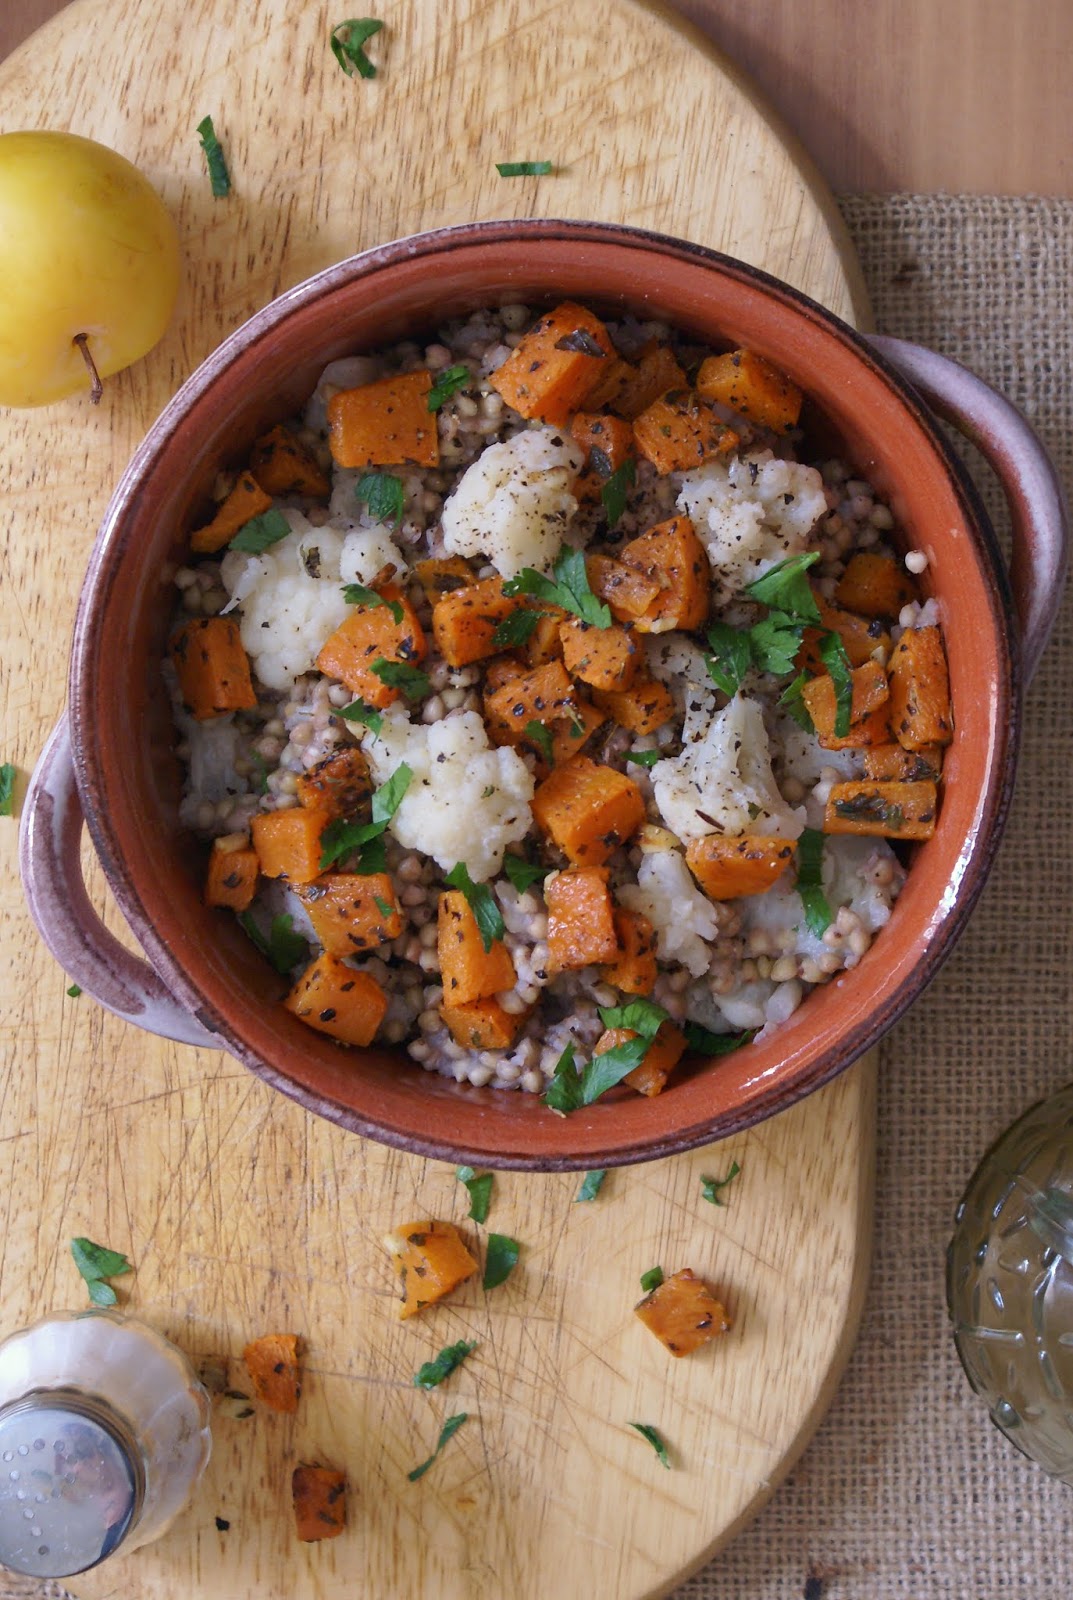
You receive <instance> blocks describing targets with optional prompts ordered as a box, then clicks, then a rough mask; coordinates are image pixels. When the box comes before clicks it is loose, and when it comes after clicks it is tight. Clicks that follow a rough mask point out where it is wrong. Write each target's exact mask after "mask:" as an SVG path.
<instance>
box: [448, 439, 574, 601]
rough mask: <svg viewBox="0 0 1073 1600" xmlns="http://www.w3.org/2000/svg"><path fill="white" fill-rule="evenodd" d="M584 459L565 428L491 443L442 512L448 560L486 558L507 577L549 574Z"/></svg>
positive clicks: (565, 525) (468, 468)
mask: <svg viewBox="0 0 1073 1600" xmlns="http://www.w3.org/2000/svg"><path fill="white" fill-rule="evenodd" d="M584 460H585V457H584V454H583V452H582V451H581V450H580V449H579V448H578V446H577V445H576V444H575V443H574V441H573V439H571V437H570V435H569V434H568V433H567V432H565V430H564V429H562V428H546V427H540V428H529V429H528V430H527V431H526V432H525V433H517V434H515V435H514V437H513V438H512V439H505V440H503V441H502V443H499V444H490V445H489V446H488V447H487V449H485V450H483V451H482V452H481V454H480V455H479V456H478V457H477V459H476V461H474V462H473V464H472V466H470V467H467V469H466V471H465V472H464V473H463V474H462V477H461V479H460V480H459V482H458V484H457V485H456V486H455V490H454V493H453V494H452V495H450V496H449V498H448V499H447V500H446V501H445V502H444V506H443V543H444V549H445V550H446V551H447V552H448V553H449V554H450V555H460V556H476V555H483V556H484V557H485V558H486V559H487V560H489V561H490V562H491V563H492V565H493V566H494V567H495V569H496V571H497V572H500V573H502V575H503V577H505V578H514V577H516V576H517V575H518V573H519V572H521V570H522V568H523V567H534V568H535V569H536V571H537V572H546V571H547V569H548V568H549V567H550V566H551V563H552V562H553V561H554V559H555V556H556V554H557V553H558V550H559V546H560V545H561V544H562V541H563V535H564V533H565V532H566V529H567V526H568V524H569V522H570V519H571V518H572V517H573V515H574V512H575V511H576V510H577V501H576V500H575V498H574V496H573V495H572V494H571V492H570V491H571V489H572V488H573V485H574V480H575V478H576V477H577V475H578V473H579V472H580V471H581V468H582V466H583V464H584Z"/></svg>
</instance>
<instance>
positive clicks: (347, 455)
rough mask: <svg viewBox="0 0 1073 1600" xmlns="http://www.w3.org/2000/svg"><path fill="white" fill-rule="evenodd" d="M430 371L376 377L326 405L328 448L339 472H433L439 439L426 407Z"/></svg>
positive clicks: (336, 397)
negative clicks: (406, 469)
mask: <svg viewBox="0 0 1073 1600" xmlns="http://www.w3.org/2000/svg"><path fill="white" fill-rule="evenodd" d="M431 389H432V374H431V373H429V372H424V371H422V372H405V373H403V374H401V375H400V376H398V377H395V378H378V379H377V380H376V381H375V382H374V383H363V384H361V385H360V386H359V387H358V388H356V389H341V390H340V391H339V393H338V394H334V395H333V396H332V398H331V399H330V400H329V401H328V444H329V447H330V449H331V452H332V455H333V457H334V458H335V460H336V461H337V462H338V464H339V465H340V466H341V467H397V466H416V467H436V466H438V465H439V461H440V440H439V434H438V432H437V429H436V413H435V412H434V411H430V410H429V408H428V397H429V393H430V391H431Z"/></svg>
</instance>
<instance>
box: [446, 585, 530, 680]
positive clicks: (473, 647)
mask: <svg viewBox="0 0 1073 1600" xmlns="http://www.w3.org/2000/svg"><path fill="white" fill-rule="evenodd" d="M526 609H527V604H526V601H525V600H524V599H523V598H521V597H518V598H515V599H511V598H510V597H509V596H507V595H505V594H504V593H503V579H502V578H482V579H481V580H480V582H479V583H469V584H466V585H465V586H464V587H463V588H459V589H455V590H453V591H452V592H451V593H449V594H445V595H441V597H440V598H439V599H438V600H437V601H436V603H435V605H434V606H433V608H432V636H433V638H434V639H435V641H436V647H437V649H438V650H439V652H440V654H441V655H442V656H443V659H444V660H445V661H446V662H447V665H448V666H449V667H468V666H470V665H471V664H472V663H473V662H474V661H483V660H484V659H485V657H486V656H493V655H495V653H496V651H497V650H502V649H503V646H502V645H501V644H496V643H495V642H494V641H495V633H496V629H497V628H498V627H499V624H500V623H501V622H505V621H506V620H507V618H508V617H511V616H513V615H514V613H515V612H516V611H525V610H526Z"/></svg>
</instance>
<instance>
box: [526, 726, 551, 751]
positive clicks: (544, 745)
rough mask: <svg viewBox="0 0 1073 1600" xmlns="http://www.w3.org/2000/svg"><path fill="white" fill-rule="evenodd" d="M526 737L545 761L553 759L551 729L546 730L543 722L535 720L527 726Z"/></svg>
mask: <svg viewBox="0 0 1073 1600" xmlns="http://www.w3.org/2000/svg"><path fill="white" fill-rule="evenodd" d="M525 737H526V738H527V739H529V740H531V742H532V743H533V744H535V745H536V747H537V749H538V750H539V751H540V753H541V755H542V756H543V757H544V760H545V761H549V762H550V761H551V759H552V742H551V729H550V728H545V726H544V724H543V723H542V722H537V721H536V719H535V718H534V719H533V720H532V721H530V722H527V723H526V725H525Z"/></svg>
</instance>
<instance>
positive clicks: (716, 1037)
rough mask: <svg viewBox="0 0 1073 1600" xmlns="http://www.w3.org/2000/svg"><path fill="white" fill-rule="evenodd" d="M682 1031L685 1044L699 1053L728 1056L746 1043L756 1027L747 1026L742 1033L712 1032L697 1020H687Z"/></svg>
mask: <svg viewBox="0 0 1073 1600" xmlns="http://www.w3.org/2000/svg"><path fill="white" fill-rule="evenodd" d="M682 1032H683V1033H684V1034H685V1036H686V1044H688V1046H689V1048H690V1049H691V1050H696V1051H697V1053H698V1054H699V1055H702V1056H729V1055H733V1053H734V1051H735V1050H740V1049H741V1047H742V1045H743V1044H748V1043H749V1041H750V1039H752V1038H753V1036H754V1034H755V1033H756V1029H755V1028H747V1029H746V1030H745V1032H744V1033H712V1032H711V1030H710V1029H708V1028H704V1027H702V1026H701V1024H700V1023H699V1022H687V1023H685V1024H684V1026H683V1028H682Z"/></svg>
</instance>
